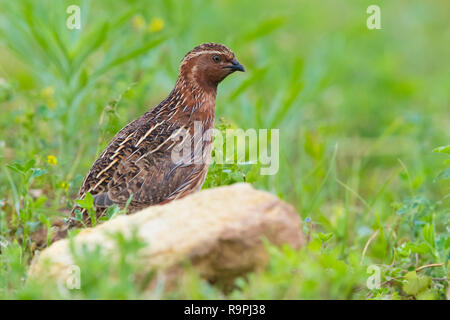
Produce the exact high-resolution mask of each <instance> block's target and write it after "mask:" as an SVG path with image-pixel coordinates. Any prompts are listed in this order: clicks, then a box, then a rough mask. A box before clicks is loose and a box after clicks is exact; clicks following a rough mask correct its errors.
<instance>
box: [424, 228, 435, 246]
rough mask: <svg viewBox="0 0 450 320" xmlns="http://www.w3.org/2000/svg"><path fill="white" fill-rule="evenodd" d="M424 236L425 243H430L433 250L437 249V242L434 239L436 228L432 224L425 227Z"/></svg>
mask: <svg viewBox="0 0 450 320" xmlns="http://www.w3.org/2000/svg"><path fill="white" fill-rule="evenodd" d="M422 235H423V238H424V239H425V241H426V242H428V244H429V245H430V246H431V247H432V248H435V246H436V242H435V237H434V226H433V225H432V224H430V223H428V224H426V225H425V227H423V230H422Z"/></svg>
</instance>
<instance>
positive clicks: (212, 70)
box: [67, 43, 244, 229]
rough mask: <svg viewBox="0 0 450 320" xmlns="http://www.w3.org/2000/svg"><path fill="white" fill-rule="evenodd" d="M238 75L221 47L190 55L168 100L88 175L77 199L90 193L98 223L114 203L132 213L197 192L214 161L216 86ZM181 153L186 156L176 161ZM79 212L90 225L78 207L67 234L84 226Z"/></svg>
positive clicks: (116, 141) (112, 145)
mask: <svg viewBox="0 0 450 320" xmlns="http://www.w3.org/2000/svg"><path fill="white" fill-rule="evenodd" d="M235 71H244V67H243V66H242V65H241V64H240V63H239V62H238V61H237V59H236V58H235V55H234V53H233V52H232V51H231V50H230V49H228V48H227V47H226V46H224V45H222V44H218V43H204V44H201V45H199V46H197V47H195V48H194V49H192V50H191V51H189V52H188V53H187V54H186V55H185V56H184V58H183V59H182V61H181V65H180V69H179V75H178V79H177V81H176V83H175V87H174V88H173V90H172V91H171V92H170V94H169V95H168V96H167V98H165V99H164V100H163V101H162V102H161V103H159V104H158V105H157V106H156V107H154V108H153V109H151V110H150V111H148V112H146V113H145V114H143V115H142V116H140V117H139V118H137V119H136V120H134V121H133V122H131V123H129V124H128V125H126V126H125V127H124V128H123V129H121V130H120V131H119V132H118V133H117V134H116V135H115V136H114V138H113V139H112V140H111V141H110V142H109V144H108V145H107V147H106V148H105V150H104V151H103V152H102V153H101V154H100V156H99V157H98V159H97V160H96V161H95V162H94V164H93V166H92V168H91V169H90V170H89V172H88V173H87V175H86V177H85V179H84V181H83V184H82V186H81V188H80V191H79V194H78V199H83V198H84V197H85V195H86V193H88V192H89V193H90V194H91V195H92V196H93V199H94V207H95V210H96V216H97V218H99V217H101V216H102V215H104V214H105V212H106V209H107V208H108V207H109V206H111V205H113V204H116V205H118V206H119V207H121V208H123V207H124V206H125V205H126V204H127V203H128V208H127V213H128V214H130V213H133V212H136V211H138V210H140V209H143V208H145V207H148V206H151V205H156V204H164V203H167V202H169V201H172V200H175V199H178V198H181V197H184V196H186V195H188V194H190V193H193V192H196V191H198V190H199V189H200V188H201V187H202V184H203V182H204V180H205V178H206V174H207V172H208V166H209V161H210V157H211V149H212V135H211V134H207V133H208V132H210V131H211V130H210V129H212V128H214V114H215V101H216V94H217V86H218V84H219V83H220V82H221V81H222V80H224V79H225V78H226V77H227V76H228V75H230V74H231V73H233V72H235ZM181 133H183V134H181ZM187 142H189V143H187ZM185 145H188V148H186V147H185ZM180 150H182V151H183V152H184V154H183V155H182V157H177V156H175V157H174V154H175V155H177V154H178V153H180V154H181V152H180ZM77 213H78V218H76V217H77ZM80 213H81V217H82V222H83V224H85V225H90V224H91V221H90V217H89V215H88V214H87V212H86V211H85V210H84V209H82V208H80V207H78V206H75V207H74V208H73V209H72V211H71V214H70V217H69V219H68V220H67V229H70V228H72V227H75V226H77V227H78V226H80V225H81V221H80V219H79V217H80Z"/></svg>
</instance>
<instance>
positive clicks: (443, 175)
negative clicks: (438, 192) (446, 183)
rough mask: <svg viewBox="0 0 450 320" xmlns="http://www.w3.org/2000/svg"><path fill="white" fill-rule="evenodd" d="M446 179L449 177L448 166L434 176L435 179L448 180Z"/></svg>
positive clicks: (449, 169) (449, 170)
mask: <svg viewBox="0 0 450 320" xmlns="http://www.w3.org/2000/svg"><path fill="white" fill-rule="evenodd" d="M448 179H450V168H447V169H445V170H444V171H441V172H440V173H439V175H438V176H437V177H436V179H435V181H438V180H448Z"/></svg>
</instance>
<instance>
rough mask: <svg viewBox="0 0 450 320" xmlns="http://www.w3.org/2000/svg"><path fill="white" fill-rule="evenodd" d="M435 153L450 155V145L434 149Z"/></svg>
mask: <svg viewBox="0 0 450 320" xmlns="http://www.w3.org/2000/svg"><path fill="white" fill-rule="evenodd" d="M433 152H438V153H446V154H450V145H448V146H443V147H438V148H435V149H433Z"/></svg>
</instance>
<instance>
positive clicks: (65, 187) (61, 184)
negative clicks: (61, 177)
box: [59, 182, 70, 191]
mask: <svg viewBox="0 0 450 320" xmlns="http://www.w3.org/2000/svg"><path fill="white" fill-rule="evenodd" d="M59 186H60V187H61V189H64V190H66V191H67V189H69V186H70V184H68V183H67V182H61V183H60V185H59Z"/></svg>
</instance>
